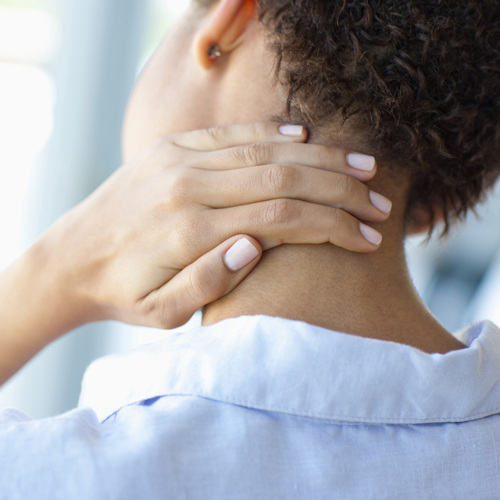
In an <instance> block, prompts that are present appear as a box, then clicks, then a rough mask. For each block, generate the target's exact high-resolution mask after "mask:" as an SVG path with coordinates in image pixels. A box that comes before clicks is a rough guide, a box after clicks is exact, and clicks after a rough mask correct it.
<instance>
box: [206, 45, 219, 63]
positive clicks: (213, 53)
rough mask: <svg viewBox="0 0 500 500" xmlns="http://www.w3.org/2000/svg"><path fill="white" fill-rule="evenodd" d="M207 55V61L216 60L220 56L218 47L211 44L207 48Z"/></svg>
mask: <svg viewBox="0 0 500 500" xmlns="http://www.w3.org/2000/svg"><path fill="white" fill-rule="evenodd" d="M207 54H208V58H209V59H217V58H218V57H220V56H221V55H222V54H221V52H220V47H219V46H218V45H217V44H216V43H213V44H212V45H210V47H208V50H207Z"/></svg>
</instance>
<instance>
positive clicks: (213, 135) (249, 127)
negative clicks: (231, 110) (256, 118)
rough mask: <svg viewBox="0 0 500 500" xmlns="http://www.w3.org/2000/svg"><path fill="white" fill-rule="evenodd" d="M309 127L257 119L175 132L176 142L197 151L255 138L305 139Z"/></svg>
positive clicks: (225, 146) (252, 140) (232, 145)
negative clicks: (243, 122)
mask: <svg viewBox="0 0 500 500" xmlns="http://www.w3.org/2000/svg"><path fill="white" fill-rule="evenodd" d="M306 140H307V130H306V129H305V128H304V127H303V126H302V125H289V124H284V123H278V122H257V123H247V124H239V125H226V126H220V127H211V128H206V129H200V130H193V131H192V132H182V133H179V134H173V135H172V136H171V141H172V143H173V144H174V145H176V146H179V147H182V148H185V149H191V150H194V151H217V150H219V149H226V148H232V147H237V146H242V145H244V144H251V143H255V142H305V141H306Z"/></svg>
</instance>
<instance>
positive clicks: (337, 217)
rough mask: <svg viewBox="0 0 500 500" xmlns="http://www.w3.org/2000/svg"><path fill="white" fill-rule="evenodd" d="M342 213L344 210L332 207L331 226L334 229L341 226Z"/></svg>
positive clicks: (342, 220)
mask: <svg viewBox="0 0 500 500" xmlns="http://www.w3.org/2000/svg"><path fill="white" fill-rule="evenodd" d="M343 214H344V212H343V211H342V210H340V208H334V209H333V214H332V215H333V216H332V226H333V227H334V229H335V230H338V229H339V228H340V227H341V226H342V223H343V222H344V217H343Z"/></svg>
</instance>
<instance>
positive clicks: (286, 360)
mask: <svg viewBox="0 0 500 500" xmlns="http://www.w3.org/2000/svg"><path fill="white" fill-rule="evenodd" d="M461 339H462V341H463V342H464V343H465V344H466V345H467V346H468V348H466V349H462V350H459V351H453V352H450V353H447V354H444V355H442V354H426V353H424V352H422V351H420V350H418V349H415V348H412V347H409V346H406V345H402V344H397V343H394V342H387V341H381V340H375V339H369V338H362V337H358V336H354V335H348V334H343V333H338V332H334V331H331V330H327V329H324V328H320V327H316V326H312V325H309V324H306V323H302V322H299V321H292V320H285V319H281V318H271V317H267V316H242V317H240V318H236V319H228V320H225V321H222V322H221V323H218V324H216V325H213V326H210V327H201V328H197V329H195V330H191V331H189V332H184V333H174V334H170V335H169V336H168V337H167V338H165V339H164V340H162V341H160V342H157V343H154V344H149V345H146V346H142V347H140V348H139V349H137V350H135V351H132V352H131V353H128V354H125V355H117V356H109V357H106V358H103V359H100V360H98V361H96V362H94V363H93V364H92V365H91V366H90V367H89V369H88V370H87V372H86V374H85V377H84V382H83V388H82V395H81V398H80V405H81V406H90V407H92V408H93V409H94V410H95V411H96V413H97V414H98V416H99V418H100V419H101V420H104V419H106V418H107V417H108V416H109V415H112V414H113V413H115V412H116V411H117V410H119V409H120V408H122V407H124V406H127V405H130V404H134V403H137V402H140V401H143V400H146V399H151V398H155V397H158V396H168V395H192V396H198V397H203V398H209V399H213V400H216V401H220V402H224V403H230V404H236V405H240V406H245V407H249V408H254V409H260V410H268V411H275V412H282V413H287V414H293V415H296V416H301V417H310V418H318V419H326V420H330V421H337V422H349V423H359V424H362V423H372V424H374V423H378V424H425V423H439V422H465V421H469V420H474V419H479V418H482V417H485V416H488V415H492V414H496V413H500V330H499V329H498V328H497V327H496V326H494V325H493V324H492V323H489V322H487V321H486V322H481V323H477V324H474V325H472V326H471V327H469V328H468V329H467V330H465V331H464V332H462V334H461Z"/></svg>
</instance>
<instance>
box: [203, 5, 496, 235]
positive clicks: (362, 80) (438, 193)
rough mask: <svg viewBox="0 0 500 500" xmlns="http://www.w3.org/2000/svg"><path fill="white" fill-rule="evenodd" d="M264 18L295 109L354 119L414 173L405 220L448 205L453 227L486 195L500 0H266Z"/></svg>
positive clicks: (322, 120)
mask: <svg viewBox="0 0 500 500" xmlns="http://www.w3.org/2000/svg"><path fill="white" fill-rule="evenodd" d="M204 3H205V5H207V3H214V2H213V1H212V2H210V0H205V2H204ZM259 14H260V19H261V21H262V22H263V23H264V24H265V25H266V26H267V27H268V29H269V34H270V38H269V40H270V46H271V48H272V50H274V51H275V53H276V61H277V63H276V71H277V76H278V78H279V80H280V82H281V83H283V84H284V85H285V86H286V88H287V91H288V110H287V111H288V115H289V117H291V118H296V117H300V119H301V120H302V122H303V123H305V124H310V125H312V126H314V127H318V126H319V127H321V126H322V125H323V124H327V123H328V121H332V118H333V117H334V116H335V117H341V118H342V121H343V122H344V123H345V122H346V121H347V120H349V119H351V118H353V117H355V120H354V121H355V122H356V127H357V128H358V129H359V130H360V133H362V134H363V136H364V137H366V138H367V139H368V143H369V144H370V148H371V149H372V151H373V152H374V153H375V154H376V155H378V156H379V158H380V157H381V158H383V159H385V160H387V161H389V163H394V164H397V166H398V168H400V169H403V168H404V169H405V171H406V172H408V175H410V176H411V185H410V194H409V201H408V208H407V220H409V221H412V220H413V219H415V218H416V217H417V214H419V213H420V214H421V213H422V210H423V211H424V213H426V214H427V215H428V218H429V221H430V222H431V225H433V222H434V220H435V215H436V211H437V210H438V211H439V212H442V214H443V215H444V217H445V229H444V233H445V232H447V230H448V228H449V224H450V222H451V221H452V220H454V219H460V218H462V217H464V216H465V214H466V213H467V211H468V210H470V209H472V208H473V207H474V206H475V205H476V204H477V203H478V202H479V201H481V199H482V197H483V195H484V194H485V192H486V191H487V190H488V188H490V187H491V186H492V185H493V184H494V182H495V180H496V179H497V177H498V176H499V174H500V93H499V92H500V2H499V1H498V0H260V3H259Z"/></svg>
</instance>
